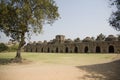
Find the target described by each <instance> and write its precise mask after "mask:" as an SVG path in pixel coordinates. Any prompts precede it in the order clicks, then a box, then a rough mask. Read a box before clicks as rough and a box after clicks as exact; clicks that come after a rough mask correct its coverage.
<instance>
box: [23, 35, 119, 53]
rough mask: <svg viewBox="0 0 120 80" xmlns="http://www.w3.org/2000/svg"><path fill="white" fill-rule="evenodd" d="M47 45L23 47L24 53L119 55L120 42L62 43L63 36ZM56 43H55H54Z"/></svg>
mask: <svg viewBox="0 0 120 80" xmlns="http://www.w3.org/2000/svg"><path fill="white" fill-rule="evenodd" d="M56 38H57V40H55V39H54V40H53V41H54V42H50V43H49V42H48V43H34V44H27V45H26V46H25V48H24V49H25V52H41V53H120V41H91V42H71V41H70V40H67V41H66V42H65V41H64V40H65V39H64V36H62V38H61V37H60V36H57V37H56ZM59 38H61V39H62V40H61V39H59ZM55 41H56V42H55Z"/></svg>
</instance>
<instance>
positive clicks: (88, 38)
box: [83, 37, 93, 42]
mask: <svg viewBox="0 0 120 80" xmlns="http://www.w3.org/2000/svg"><path fill="white" fill-rule="evenodd" d="M91 41H93V39H91V38H90V37H86V38H85V39H83V42H91Z"/></svg>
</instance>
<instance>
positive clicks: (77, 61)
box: [0, 52, 120, 65]
mask: <svg viewBox="0 0 120 80" xmlns="http://www.w3.org/2000/svg"><path fill="white" fill-rule="evenodd" d="M116 55H117V54H76V53H72V54H69V53H62V54H61V53H26V52H22V58H24V59H27V60H29V61H32V62H38V63H45V64H64V65H91V64H99V63H105V62H109V61H112V60H113V59H114V58H115V57H116ZM14 57H15V52H6V53H5V52H4V53H0V60H1V61H0V64H2V63H4V62H6V61H8V60H9V59H11V58H14ZM117 57H119V58H120V56H119V55H118V56H117ZM2 60H3V61H2ZM5 64H7V63H5Z"/></svg>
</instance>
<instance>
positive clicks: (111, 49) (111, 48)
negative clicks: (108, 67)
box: [108, 45, 114, 53]
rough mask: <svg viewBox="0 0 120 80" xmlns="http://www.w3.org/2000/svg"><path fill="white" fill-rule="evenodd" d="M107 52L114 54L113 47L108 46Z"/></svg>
mask: <svg viewBox="0 0 120 80" xmlns="http://www.w3.org/2000/svg"><path fill="white" fill-rule="evenodd" d="M108 51H109V53H114V46H112V45H110V46H109V48H108Z"/></svg>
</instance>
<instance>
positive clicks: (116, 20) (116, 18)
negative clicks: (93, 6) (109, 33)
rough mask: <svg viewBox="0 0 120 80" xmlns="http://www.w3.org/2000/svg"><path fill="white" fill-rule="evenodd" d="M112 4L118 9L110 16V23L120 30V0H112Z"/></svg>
mask: <svg viewBox="0 0 120 80" xmlns="http://www.w3.org/2000/svg"><path fill="white" fill-rule="evenodd" d="M110 1H111V5H113V6H115V8H116V11H114V12H113V13H112V15H111V17H110V18H109V23H110V25H111V26H112V27H113V28H115V29H116V30H117V31H120V0H110Z"/></svg>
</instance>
